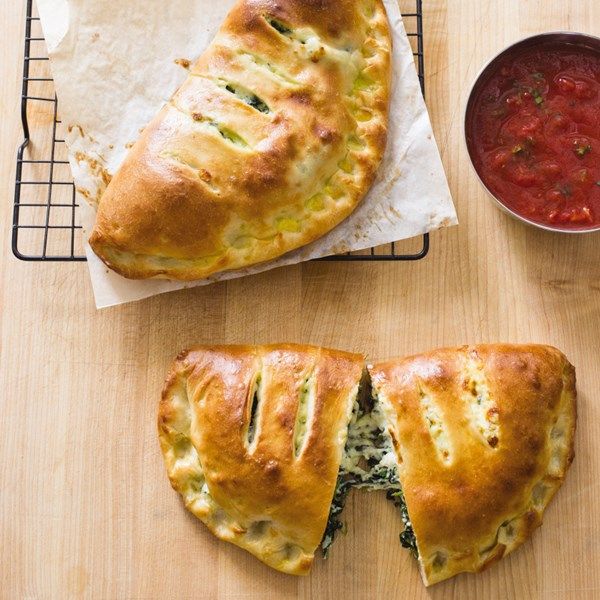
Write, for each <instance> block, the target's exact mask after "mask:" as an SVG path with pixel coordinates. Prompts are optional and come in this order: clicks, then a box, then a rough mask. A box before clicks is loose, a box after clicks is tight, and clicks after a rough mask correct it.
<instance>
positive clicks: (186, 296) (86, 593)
mask: <svg viewBox="0 0 600 600" xmlns="http://www.w3.org/2000/svg"><path fill="white" fill-rule="evenodd" d="M450 7H451V8H450ZM0 14H2V19H1V20H0V33H1V35H0V39H1V40H2V41H1V43H0V65H1V75H2V76H1V79H0V109H1V115H2V118H1V119H0V140H1V143H2V145H1V148H0V185H1V186H2V187H1V189H2V196H1V202H0V216H1V221H0V223H1V225H0V231H1V234H0V237H1V239H0V305H1V314H0V319H1V347H0V351H1V354H0V383H1V387H0V389H1V392H0V426H1V428H2V429H1V435H0V574H1V583H0V597H1V598H6V599H11V600H12V599H15V598H16V599H19V598H27V599H42V598H57V599H63V598H117V599H121V598H123V599H134V598H140V599H141V598H168V599H171V598H172V599H177V600H179V599H187V598H189V599H199V598H207V599H216V600H217V599H218V600H226V599H227V600H233V599H254V600H262V599H266V598H302V599H313V600H317V599H318V600H321V599H327V598H332V599H333V598H335V599H340V598H343V599H344V600H351V599H359V598H365V599H366V598H369V599H371V598H373V599H379V598H381V599H387V598H411V599H412V598H416V599H421V598H432V599H436V600H437V599H445V598H451V599H455V600H465V599H480V598H483V599H488V598H490V599H506V598H514V599H518V600H521V599H542V598H543V599H562V598H573V599H595V598H600V542H599V541H598V540H599V539H600V324H599V318H600V261H599V257H600V235H589V236H562V235H553V234H550V233H543V232H540V231H535V230H533V229H530V228H527V227H525V226H523V225H521V224H519V223H517V222H515V221H512V220H510V219H509V218H508V217H506V216H504V215H503V214H501V213H500V212H499V211H498V210H497V209H496V208H495V207H493V206H492V204H491V203H490V202H488V200H487V199H486V197H485V196H484V193H483V192H482V190H481V188H480V186H479V184H478V183H477V181H476V179H475V177H474V175H473V173H472V172H471V170H470V166H469V164H468V159H467V154H466V150H465V148H464V145H463V141H462V137H461V126H462V111H463V106H464V103H465V99H466V94H467V92H468V88H469V85H470V82H471V81H472V79H473V77H474V76H475V74H476V72H477V71H478V70H479V68H480V67H481V65H482V64H483V62H484V61H486V60H487V59H488V58H489V57H490V56H491V55H492V54H494V53H495V52H496V51H498V50H500V49H501V48H503V47H504V46H505V45H507V44H508V43H510V42H511V41H513V40H516V39H518V38H519V37H522V36H524V35H526V34H530V33H534V32H538V31H543V30H551V29H573V30H583V31H588V32H592V33H595V34H597V35H599V34H600V4H599V3H598V2H597V0H544V1H542V0H495V1H494V0H461V1H460V2H446V1H445V0H425V29H426V62H427V87H428V104H429V108H430V110H431V114H432V118H433V122H434V129H435V132H436V135H437V137H438V141H439V144H440V148H441V152H442V156H443V160H444V164H445V167H446V169H447V173H448V176H449V178H450V183H451V188H452V191H453V194H454V197H455V200H456V203H457V206H458V210H459V215H460V219H461V225H460V226H459V227H457V228H454V229H452V230H449V231H444V232H441V233H437V234H435V235H433V236H432V251H431V254H430V256H429V257H428V258H427V259H426V260H425V261H422V262H420V263H415V264H410V263H404V264H364V263H363V264H325V263H312V264H306V265H303V266H297V267H292V268H285V269H280V270H277V271H272V272H269V273H266V274H263V275H259V276H256V277H252V278H248V279H244V280H238V281H234V282H230V283H226V284H218V285H215V286H212V287H209V288H198V289H195V290H190V291H182V292H178V293H173V294H169V295H165V296H161V297H156V298H154V299H151V300H149V301H144V302H141V303H138V304H134V305H130V306H125V307H121V308H116V309H110V310H106V311H102V312H97V311H96V310H95V309H94V305H93V300H92V292H91V289H90V283H89V280H88V275H87V270H86V266H85V264H39V263H38V264H31V263H24V262H19V261H17V260H16V259H15V258H13V257H12V254H11V252H10V230H11V218H12V206H11V205H12V193H13V181H14V162H15V151H16V147H17V144H18V143H19V141H20V138H21V131H20V125H19V122H18V115H19V94H20V77H21V58H22V37H23V22H24V6H23V3H22V2H16V1H14V0H0ZM276 341H296V342H302V343H313V344H324V345H329V346H334V347H339V348H344V349H347V350H357V351H359V350H360V351H365V352H367V353H368V354H369V356H370V357H371V358H372V359H381V358H384V357H390V356H394V355H403V354H409V353H414V352H418V351H421V350H426V349H430V348H433V347H436V346H441V345H450V344H460V343H466V342H484V341H510V342H530V341H531V342H543V343H549V344H553V345H556V346H558V347H559V348H561V349H562V350H563V351H564V352H565V353H566V354H567V355H568V356H569V358H570V359H571V361H572V362H573V363H574V364H575V365H576V367H577V375H578V382H579V391H580V397H579V430H578V434H577V446H576V450H577V455H576V459H575V462H574V464H573V467H572V469H571V472H570V473H569V476H568V477H567V481H566V483H565V485H564V487H563V489H561V490H560V492H559V493H558V495H557V497H556V499H555V500H554V501H553V502H552V504H551V506H550V507H549V509H548V511H547V513H546V517H545V523H544V525H543V527H542V528H541V529H540V530H539V531H537V532H536V533H535V535H534V536H533V539H532V540H531V541H530V542H528V543H527V544H525V545H524V546H523V547H522V548H521V549H519V550H518V551H517V552H515V553H514V554H513V555H512V556H510V557H508V558H507V559H505V560H503V561H502V562H500V563H499V564H497V565H495V566H493V567H492V568H490V569H489V570H488V571H486V572H485V573H482V574H479V575H461V576H459V577H457V578H455V579H453V580H451V581H448V582H447V583H443V584H440V585H437V586H434V587H433V588H430V589H429V590H426V589H425V588H424V587H423V586H422V584H421V581H420V578H419V575H418V572H417V568H416V565H415V563H414V562H413V560H412V559H411V557H410V555H409V554H408V553H407V552H405V551H404V550H403V549H402V548H401V547H400V545H399V543H398V532H399V527H398V525H399V522H398V521H399V520H398V515H397V514H396V513H395V510H394V508H393V507H392V506H391V504H390V503H387V502H386V501H385V498H384V496H383V495H381V494H369V493H359V492H355V493H353V495H352V497H351V499H350V501H349V504H348V508H347V511H346V518H347V520H348V522H349V533H348V535H347V536H346V537H343V538H342V539H341V540H340V541H339V542H338V543H336V546H335V547H334V548H333V551H332V556H331V558H330V559H329V560H328V561H327V562H323V561H322V560H318V561H317V562H316V565H315V568H314V571H313V573H312V575H311V576H310V577H306V578H302V579H296V578H293V577H289V576H285V575H281V574H279V573H276V572H274V571H271V570H269V569H268V568H267V567H265V566H263V565H262V564H261V563H259V562H258V561H257V560H255V559H254V558H252V557H251V556H250V555H248V554H246V553H244V552H243V551H241V550H238V549H237V548H234V547H233V546H230V545H227V544H225V543H221V542H218V541H217V540H215V539H214V538H213V537H212V536H211V534H210V533H208V531H207V530H206V529H205V528H204V527H203V526H202V525H201V524H200V523H199V522H197V521H196V520H195V519H194V518H193V517H192V516H190V515H189V514H188V513H187V512H186V511H185V510H184V509H183V507H182V504H181V502H180V499H179V497H178V495H177V494H176V493H175V492H173V491H172V490H171V488H170V486H169V484H168V482H167V478H166V475H165V470H164V467H163V464H162V458H161V455H160V452H159V448H158V443H157V436H156V427H155V418H156V409H157V402H158V398H159V394H160V390H161V386H162V381H163V377H164V375H165V371H166V369H167V367H168V365H169V362H170V360H171V359H172V358H173V356H174V355H175V354H176V353H177V352H178V351H179V350H180V349H182V348H184V347H186V346H187V345H190V344H192V343H209V342H219V343H229V342H244V343H254V342H257V343H258V342H276Z"/></svg>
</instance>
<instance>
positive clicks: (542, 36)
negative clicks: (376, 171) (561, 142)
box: [463, 30, 600, 234]
mask: <svg viewBox="0 0 600 600" xmlns="http://www.w3.org/2000/svg"><path fill="white" fill-rule="evenodd" d="M560 37H569V38H573V39H576V38H579V39H580V41H583V40H585V39H587V40H589V41H592V42H594V45H597V46H598V53H599V54H600V36H596V35H593V34H590V33H582V32H579V31H563V30H556V31H546V32H542V33H536V34H533V35H528V36H526V37H523V38H520V39H518V40H516V41H514V42H512V43H511V44H509V45H508V46H506V47H505V48H503V49H502V50H500V51H499V52H497V53H496V54H495V55H494V56H492V57H491V58H490V59H489V60H488V61H487V62H485V63H484V65H483V66H482V67H481V69H480V70H479V71H478V72H477V74H476V75H475V77H474V79H473V82H472V84H471V86H470V88H469V94H468V96H467V100H466V102H465V106H464V111H463V141H464V144H465V147H466V150H467V155H468V157H469V163H470V164H471V169H472V170H473V172H474V173H475V176H476V177H477V179H478V180H479V183H480V184H481V185H482V187H483V189H484V190H485V191H486V193H487V195H488V196H489V198H490V199H491V200H493V201H494V202H495V204H496V206H497V207H498V208H500V209H501V210H502V211H503V212H505V213H506V214H508V215H510V216H511V217H513V218H515V219H517V220H518V221H521V222H522V223H525V224H527V225H531V226H533V227H536V228H537V229H542V230H544V231H552V232H553V233H567V234H584V233H597V232H598V231H600V224H599V225H595V226H593V227H590V228H587V229H569V228H566V227H560V226H556V227H554V226H552V225H546V224H544V223H538V222H536V221H532V220H531V219H528V218H527V217H525V216H523V215H521V214H519V213H518V212H516V211H514V210H512V209H511V208H509V207H508V206H506V205H505V204H504V203H503V202H502V200H500V198H498V196H496V194H494V193H493V192H492V191H491V190H490V188H489V187H488V186H487V185H486V183H485V182H484V181H483V179H482V177H481V175H480V174H479V171H478V170H477V168H476V167H475V163H474V161H473V157H472V156H471V150H470V147H469V141H468V138H469V136H468V132H467V123H468V122H469V115H470V112H469V109H470V108H471V104H472V100H473V95H474V92H475V90H476V88H477V86H478V84H479V83H480V82H481V80H482V78H483V76H484V75H485V74H486V72H487V71H488V69H489V68H490V67H492V65H494V63H496V62H497V61H499V60H500V59H501V58H502V57H504V56H505V55H507V54H509V53H510V52H512V51H514V50H515V49H517V48H518V47H519V46H520V45H521V44H523V45H526V44H527V43H528V42H536V41H539V42H540V43H544V41H559V42H560V41H565V42H566V41H567V40H564V39H563V40H561V39H554V40H553V38H560ZM571 43H574V42H571Z"/></svg>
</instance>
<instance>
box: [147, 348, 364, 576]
mask: <svg viewBox="0 0 600 600" xmlns="http://www.w3.org/2000/svg"><path fill="white" fill-rule="evenodd" d="M363 361H364V359H363V357H362V356H360V355H355V354H348V353H345V352H339V351H335V350H326V349H322V348H315V347H311V346H295V345H277V346H214V347H198V348H195V349H193V350H191V351H188V352H184V353H182V354H181V355H180V356H179V357H178V358H177V360H176V362H175V363H174V365H173V368H172V370H171V373H170V374H169V377H168V379H167V382H166V384H165V388H164V391H163V396H162V401H161V403H160V409H159V417H158V428H159V438H160V443H161V448H162V451H163V454H164V458H165V463H166V466H167V471H168V474H169V478H170V480H171V483H172V485H173V487H174V488H175V489H176V490H177V491H178V492H179V493H180V494H181V495H182V496H183V499H184V502H185V505H186V507H187V508H188V509H189V510H190V511H191V512H192V513H194V514H195V515H196V516H197V517H198V518H200V519H201V520H202V521H203V522H204V523H205V524H206V525H207V526H208V527H209V528H210V530H211V531H212V532H213V533H214V534H215V535H216V536H217V537H219V538H221V539H223V540H226V541H229V542H232V543H234V544H237V545H238V546H241V547H242V548H245V549H246V550H248V551H249V552H251V553H252V554H254V555H255V556H257V557H258V558H259V559H261V560H262V561H263V562H265V563H266V564H268V565H269V566H271V567H274V568H275V569H278V570H280V571H283V572H286V573H290V574H294V575H301V574H306V573H307V572H308V570H309V569H310V566H311V564H312V561H313V557H314V552H315V550H316V548H317V547H318V545H319V543H320V541H321V538H322V536H323V532H324V530H325V526H326V523H327V518H328V515H329V508H330V505H331V501H332V498H333V493H334V488H335V483H336V479H337V474H338V470H339V466H340V462H341V457H342V451H343V447H344V444H345V439H346V435H347V426H348V421H349V419H350V414H351V411H352V405H353V402H354V398H355V397H356V394H357V392H358V386H359V383H360V380H361V377H362V372H363V364H364V363H363ZM255 394H256V400H255V399H254V398H255ZM252 415H254V416H252ZM303 416H304V417H305V418H304V419H303Z"/></svg>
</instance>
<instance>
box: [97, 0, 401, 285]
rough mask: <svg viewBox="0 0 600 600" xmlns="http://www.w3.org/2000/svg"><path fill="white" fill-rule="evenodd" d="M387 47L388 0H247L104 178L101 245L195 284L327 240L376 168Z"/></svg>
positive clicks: (132, 271) (149, 270)
mask: <svg viewBox="0 0 600 600" xmlns="http://www.w3.org/2000/svg"><path fill="white" fill-rule="evenodd" d="M390 53H391V39H390V34H389V28H388V22H387V17H386V13H385V9H384V7H383V4H382V1H381V0H240V1H239V2H238V3H237V4H236V6H235V7H234V8H233V10H232V11H231V13H230V14H229V15H228V17H227V19H226V20H225V22H224V24H223V26H222V28H221V30H220V31H219V33H218V34H217V36H216V37H215V39H214V41H213V42H212V44H211V45H210V46H209V48H208V49H207V50H206V52H205V53H204V54H203V55H202V56H201V57H200V58H199V60H198V61H197V63H196V64H195V65H193V66H192V67H191V69H190V75H189V77H188V79H187V80H186V81H185V83H184V84H183V85H182V86H181V88H180V89H179V90H178V91H177V92H176V93H175V95H174V96H173V97H172V98H171V100H170V101H169V102H168V103H167V104H166V105H165V106H164V107H163V108H162V110H161V111H160V112H159V113H158V115H157V116H156V117H155V118H154V120H153V121H152V122H151V123H150V124H149V125H148V126H147V127H146V129H145V130H144V132H143V134H142V136H141V137H140V139H139V140H138V142H137V143H136V144H135V145H134V147H133V148H132V149H131V151H130V153H129V155H128V156H127V158H126V159H125V162H124V164H123V165H122V167H121V168H120V170H119V171H118V172H117V173H116V175H115V176H114V178H113V180H112V181H111V183H110V185H109V186H108V188H107V190H106V192H105V194H104V196H103V197H102V199H101V201H100V204H99V209H98V217H97V221H96V225H95V228H94V230H93V232H92V235H91V239H90V244H91V246H92V248H93V250H94V252H95V253H96V254H97V255H98V256H99V257H100V258H101V259H102V260H103V261H104V262H105V263H106V265H108V266H109V267H110V268H111V269H113V270H115V271H116V272H118V273H120V274H121V275H124V276H125V277H129V278H134V279H144V278H151V277H161V278H169V279H181V280H194V279H201V278H204V277H207V276H209V275H211V274H214V273H217V272H220V271H225V270H229V269H239V268H242V267H245V266H249V265H253V264H256V263H260V262H264V261H268V260H271V259H274V258H276V257H278V256H280V255H282V254H284V253H286V252H289V251H291V250H294V249H296V248H298V247H300V246H303V245H305V244H308V243H310V242H312V241H314V240H316V239H317V238H319V237H321V236H323V235H324V234H325V233H327V232H328V231H330V230H331V229H332V228H334V227H335V226H336V225H337V224H339V223H340V222H341V221H343V220H344V219H345V218H346V217H347V216H348V215H350V213H351V212H352V211H353V210H354V209H355V208H356V206H357V205H358V204H359V202H360V201H361V200H362V198H363V197H364V196H365V194H366V193H367V191H368V190H369V187H370V186H371V184H372V182H373V179H374V177H375V173H376V170H377V168H378V166H379V164H380V162H381V158H382V156H383V152H384V150H385V145H386V133H387V119H388V102H389V91H390V79H391V70H390Z"/></svg>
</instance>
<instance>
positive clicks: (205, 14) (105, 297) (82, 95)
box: [37, 0, 457, 308]
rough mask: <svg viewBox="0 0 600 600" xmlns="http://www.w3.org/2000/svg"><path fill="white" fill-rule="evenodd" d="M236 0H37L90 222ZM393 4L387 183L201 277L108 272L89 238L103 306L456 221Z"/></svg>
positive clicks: (391, 1)
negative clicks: (303, 235) (185, 64)
mask: <svg viewBox="0 0 600 600" xmlns="http://www.w3.org/2000/svg"><path fill="white" fill-rule="evenodd" d="M234 2H235V0H219V1H218V2H216V1H215V0H186V1H185V2H166V1H164V0H127V1H123V0H37V4H38V9H39V13H40V17H41V22H42V26H43V28H44V33H45V36H46V40H47V42H48V50H49V55H50V61H51V66H52V72H53V75H54V79H55V84H56V91H57V95H58V98H59V110H60V114H61V118H62V121H63V123H64V124H65V125H66V127H67V135H66V141H67V145H68V148H69V161H70V164H71V168H72V170H73V177H74V180H75V185H76V187H77V190H78V195H79V200H80V203H81V205H82V207H83V209H82V224H83V226H84V229H85V230H86V232H89V231H91V228H92V225H93V222H94V218H95V209H94V208H93V205H94V203H95V202H97V201H98V199H99V198H100V197H101V195H102V193H103V191H104V189H105V188H106V182H107V181H108V179H109V177H110V176H111V175H112V174H114V172H115V171H116V170H117V169H118V167H119V165H120V164H121V162H122V161H123V158H124V157H125V155H126V153H127V150H128V148H130V147H131V145H132V143H133V142H135V140H136V139H137V138H138V136H139V133H140V130H141V129H142V128H143V127H144V126H145V125H147V123H148V122H149V121H150V120H151V119H152V117H153V116H154V115H155V114H156V112H157V111H158V110H159V109H160V107H161V106H162V105H163V104H164V103H165V102H166V101H168V99H169V98H170V96H171V95H172V94H173V92H174V91H175V90H176V89H177V87H178V86H179V85H180V84H181V83H182V82H183V80H184V79H185V78H186V76H187V71H186V70H185V69H183V68H182V67H181V66H180V64H178V63H179V62H180V59H187V60H190V61H192V62H193V61H194V60H195V59H196V58H197V57H198V56H199V55H200V54H201V53H202V51H203V50H204V49H205V48H206V46H208V44H209V43H210V41H211V40H212V38H213V37H214V35H215V33H216V31H217V30H218V28H219V26H220V25H221V23H222V21H223V19H224V17H225V15H226V14H227V12H228V11H229V9H230V8H231V7H232V6H233V4H234ZM384 3H385V6H386V9H387V12H388V16H389V20H390V23H391V25H392V32H393V41H394V54H393V65H394V74H393V90H392V100H391V113H390V115H391V116H390V123H389V141H388V147H387V150H386V154H385V157H384V160H383V164H382V166H381V168H380V171H379V176H378V178H377V181H376V182H375V184H374V185H373V187H372V188H371V190H370V192H369V194H368V195H367V197H366V198H365V199H364V201H363V202H362V203H361V205H360V206H359V207H358V209H357V210H356V211H355V212H354V214H352V215H351V216H350V217H349V218H348V219H347V220H346V221H344V223H342V224H341V225H339V226H338V227H337V228H336V229H334V230H333V231H331V232H330V233H329V234H327V235H326V236H324V237H323V238H321V239H320V240H317V241H316V242H314V243H313V244H310V245H308V246H305V247H304V248H301V249H299V250H296V251H294V252H291V253H289V254H286V255H285V256H284V257H282V258H279V259H277V260H274V261H272V262H269V263H266V264H262V265H257V266H254V267H250V268H246V269H242V270H239V271H232V272H227V273H222V274H219V275H216V276H214V277H211V278H209V279H205V280H202V281H197V282H192V283H189V282H188V283H181V282H175V281H166V280H152V281H129V280H127V279H124V278H123V277H120V276H119V275H117V274H116V273H113V272H112V271H109V270H108V269H107V268H106V267H105V266H104V264H103V263H102V262H101V261H100V260H99V259H98V258H97V257H96V256H95V254H94V253H93V252H92V251H91V249H90V248H89V246H87V244H86V254H87V257H88V265H89V269H90V275H91V278H92V284H93V288H94V294H95V299H96V305H97V306H98V308H102V307H107V306H113V305H116V304H122V303H126V302H131V301H133V300H139V299H142V298H147V297H149V296H153V295H155V294H161V293H164V292H168V291H171V290H176V289H181V288H184V287H194V286H197V285H206V284H208V283H212V282H214V281H218V280H222V279H231V278H234V277H241V276H244V275H249V274H252V273H258V272H261V271H266V270H268V269H272V268H275V267H280V266H282V265H289V264H295V263H299V262H302V261H306V260H310V259H313V258H318V257H322V256H329V255H331V254H334V253H339V252H343V251H348V250H363V249H365V248H369V247H371V246H378V245H381V244H387V243H390V242H393V241H398V240H402V239H406V238H410V237H413V236H417V235H420V234H423V233H425V232H427V231H431V230H433V229H437V228H439V227H444V226H448V225H454V224H456V222H457V221H456V212H455V209H454V205H453V203H452V198H451V196H450V191H449V189H448V184H447V181H446V177H445V174H444V170H443V167H442V163H441V160H440V156H439V152H438V149H437V146H436V143H435V140H434V137H433V132H432V129H431V124H430V121H429V116H428V114H427V109H426V107H425V102H424V101H423V97H422V95H421V91H420V88H419V81H418V77H417V73H416V69H415V65H414V60H413V55H412V50H411V47H410V43H409V41H408V37H407V36H406V32H405V29H404V24H403V22H402V17H401V15H400V10H399V8H398V5H397V3H396V0H384ZM85 200H87V202H86V201H85Z"/></svg>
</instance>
